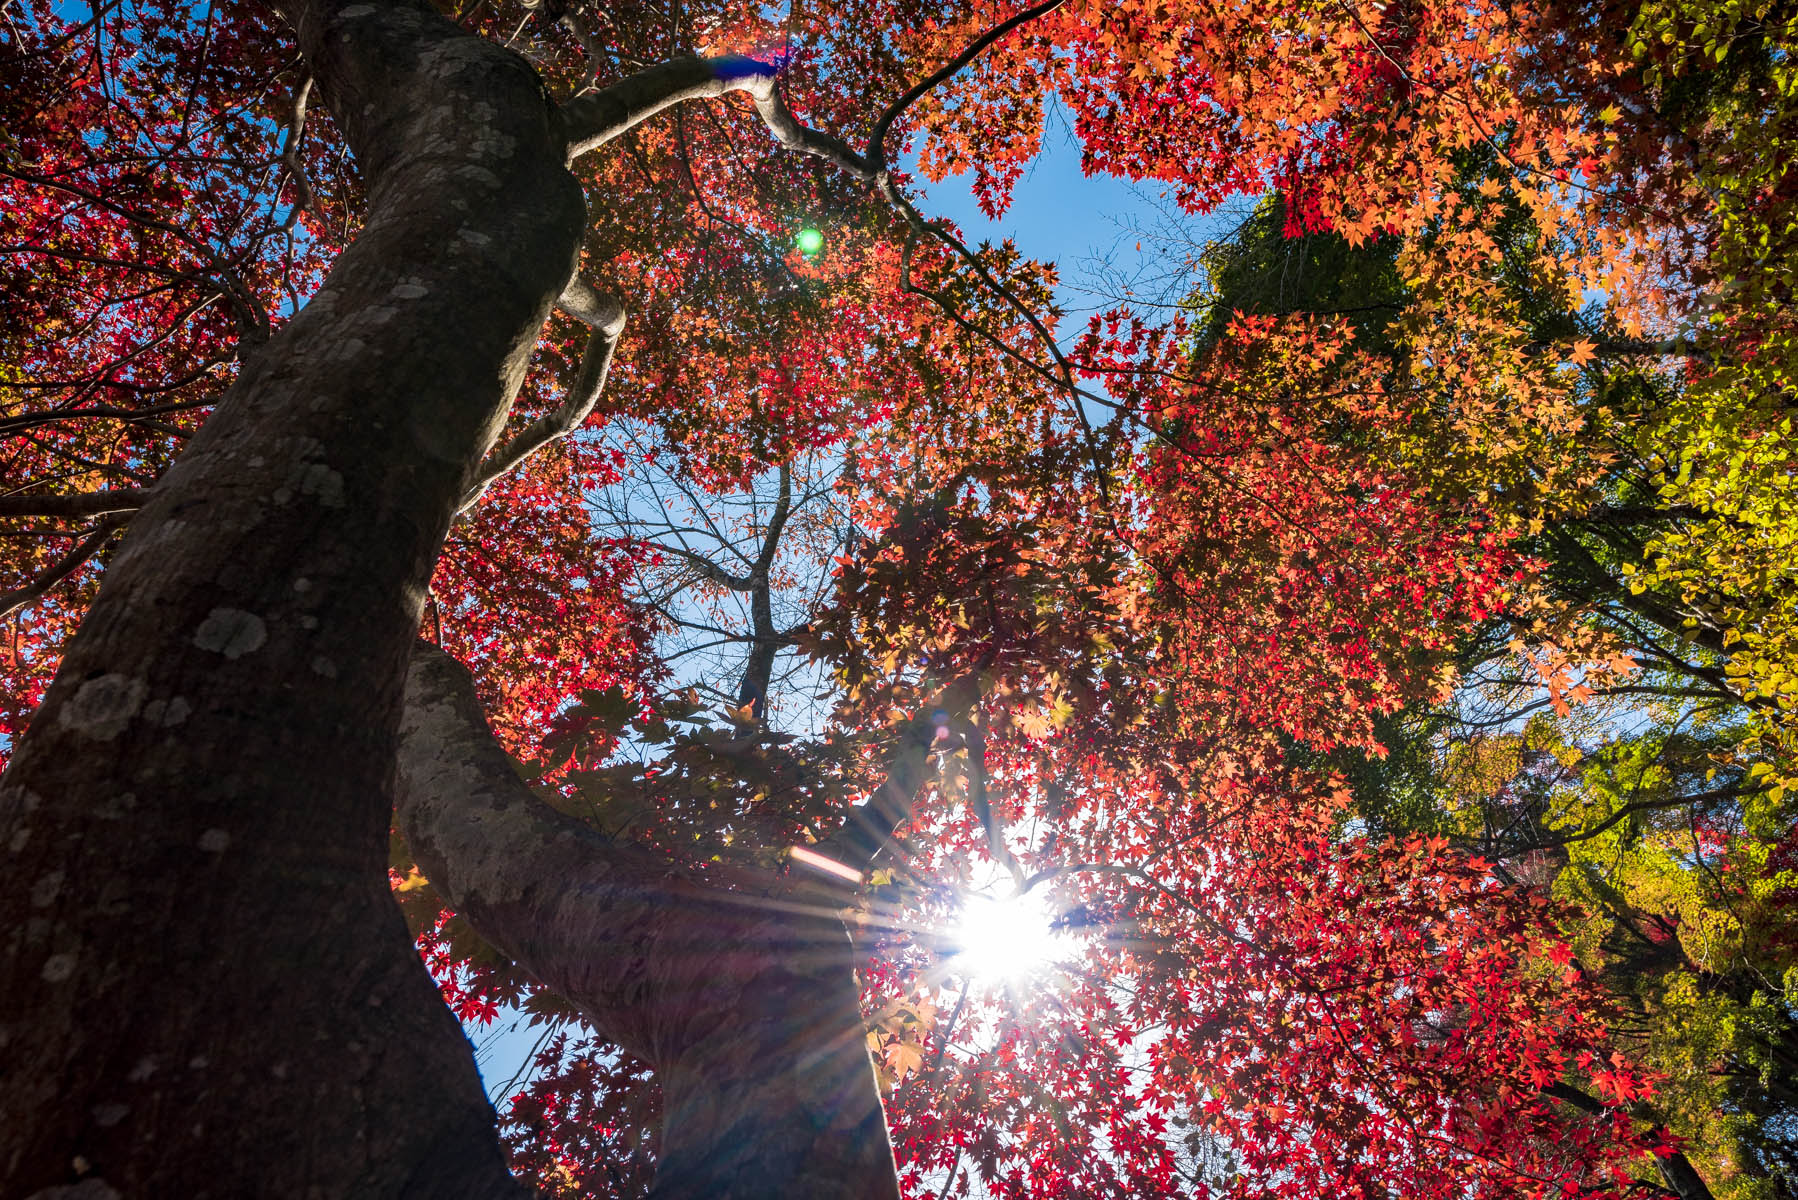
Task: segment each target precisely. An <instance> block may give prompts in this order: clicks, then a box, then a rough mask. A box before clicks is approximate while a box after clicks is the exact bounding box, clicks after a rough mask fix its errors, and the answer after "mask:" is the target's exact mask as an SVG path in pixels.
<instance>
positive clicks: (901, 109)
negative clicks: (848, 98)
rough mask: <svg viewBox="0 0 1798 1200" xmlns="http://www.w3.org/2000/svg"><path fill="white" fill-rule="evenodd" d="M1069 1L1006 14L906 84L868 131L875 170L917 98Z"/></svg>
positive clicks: (1047, 1) (1053, 0)
mask: <svg viewBox="0 0 1798 1200" xmlns="http://www.w3.org/2000/svg"><path fill="white" fill-rule="evenodd" d="M1066 2H1067V0H1043V2H1042V3H1040V4H1037V5H1035V6H1033V7H1031V8H1027V9H1025V10H1024V11H1023V12H1020V13H1018V14H1017V15H1015V16H1012V17H1007V18H1006V19H1005V20H1003V21H1001V22H999V23H998V24H997V25H995V26H993V27H992V28H991V29H989V30H987V31H986V32H985V33H983V34H981V35H980V36H979V37H977V38H975V39H974V40H973V41H972V42H969V43H968V45H967V47H966V48H965V49H964V50H962V52H961V53H960V54H957V55H956V56H955V57H954V58H952V59H950V60H949V61H948V62H946V63H944V64H943V65H942V66H941V67H939V68H937V69H936V70H935V71H933V72H931V73H930V74H929V75H927V76H925V77H924V78H923V79H921V80H919V81H918V82H917V83H914V84H913V85H912V86H911V87H909V88H907V89H906V91H905V94H904V95H902V96H900V97H899V99H897V100H895V101H893V103H892V104H890V105H889V106H888V107H887V110H886V111H885V112H883V113H881V114H880V118H879V120H877V121H875V122H874V131H873V132H872V133H871V134H869V135H868V153H867V161H868V162H869V163H871V164H873V165H874V167H875V169H876V170H885V169H886V138H887V134H888V133H889V132H890V131H891V130H892V128H893V122H894V121H897V120H898V119H899V118H900V117H901V116H903V115H904V114H905V110H906V109H908V108H910V107H911V106H912V105H913V104H915V103H917V102H918V100H920V99H921V98H923V96H924V95H925V94H926V93H928V92H929V91H930V90H931V89H932V88H935V87H937V86H938V85H939V84H942V83H945V82H947V81H948V80H949V79H950V78H951V77H952V76H954V75H955V74H956V72H958V71H960V70H961V69H962V68H963V67H965V66H967V65H968V64H969V63H971V62H973V61H974V60H975V59H976V58H979V57H980V55H981V54H982V53H984V52H985V51H986V49H987V48H988V47H989V46H991V45H992V44H993V43H994V42H997V41H998V40H999V39H1000V38H1002V37H1004V36H1005V35H1006V34H1008V33H1010V32H1012V30H1014V29H1017V28H1018V27H1019V26H1020V25H1024V24H1026V23H1028V22H1030V21H1034V20H1036V18H1038V17H1042V16H1047V15H1048V14H1049V13H1052V12H1054V11H1055V10H1056V9H1058V8H1060V7H1061V6H1062V5H1063V4H1065V3H1066Z"/></svg>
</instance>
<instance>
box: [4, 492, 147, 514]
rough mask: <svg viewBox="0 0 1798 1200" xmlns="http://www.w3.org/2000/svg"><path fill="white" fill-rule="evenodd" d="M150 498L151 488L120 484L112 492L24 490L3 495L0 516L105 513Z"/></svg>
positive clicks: (141, 503)
mask: <svg viewBox="0 0 1798 1200" xmlns="http://www.w3.org/2000/svg"><path fill="white" fill-rule="evenodd" d="M149 499H150V489H148V488H118V489H115V490H113V491H109V492H71V493H69V494H68V495H54V496H53V495H46V494H44V493H42V492H21V493H19V494H18V495H16V496H0V518H5V517H103V516H105V515H107V514H108V513H128V512H135V511H136V510H137V509H140V508H142V507H143V506H144V505H145V504H146V503H147V502H148V501H149Z"/></svg>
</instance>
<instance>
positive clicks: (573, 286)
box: [458, 276, 625, 512]
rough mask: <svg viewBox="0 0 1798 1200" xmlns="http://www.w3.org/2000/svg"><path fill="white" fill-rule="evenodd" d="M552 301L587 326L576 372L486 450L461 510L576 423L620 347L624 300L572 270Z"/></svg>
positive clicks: (602, 388) (588, 410) (577, 425)
mask: <svg viewBox="0 0 1798 1200" xmlns="http://www.w3.org/2000/svg"><path fill="white" fill-rule="evenodd" d="M556 304H557V307H559V308H561V310H562V311H563V312H565V313H567V314H569V315H570V316H572V317H574V318H575V319H576V320H578V321H580V322H581V323H583V324H585V325H586V326H588V328H589V329H590V330H591V332H590V333H589V334H588V335H587V341H586V345H584V346H583V347H582V349H581V365H580V368H579V369H578V370H577V371H576V372H575V377H574V383H573V384H571V385H570V386H569V388H568V395H567V396H566V397H565V398H564V399H563V401H562V403H561V404H560V405H559V406H557V407H556V408H555V409H553V410H551V411H550V412H547V413H545V414H544V415H543V416H541V417H538V418H537V419H536V420H535V421H532V422H531V423H530V424H529V425H527V426H525V427H524V429H523V430H522V431H521V432H520V433H519V434H518V436H517V437H515V438H513V439H512V440H511V441H509V442H507V443H506V444H505V445H504V446H501V447H500V448H499V449H497V450H495V451H493V452H492V453H491V454H489V455H488V456H487V458H486V460H485V461H484V462H482V463H481V466H480V468H479V470H478V471H476V473H475V477H474V479H473V481H472V482H471V483H470V484H469V486H468V491H467V493H466V494H465V495H464V496H463V497H462V506H461V508H460V509H459V510H458V511H460V512H467V511H468V510H469V509H471V508H473V507H474V506H475V504H476V502H477V501H479V500H480V498H481V496H482V495H484V494H485V493H486V491H487V489H488V487H490V486H491V485H492V483H493V481H494V480H496V479H498V478H499V477H500V476H501V475H504V474H505V473H506V472H508V471H510V470H512V468H514V467H516V466H517V465H518V464H519V463H521V462H523V461H524V460H525V459H527V458H529V457H530V456H531V455H533V454H535V453H536V452H537V451H539V450H541V449H542V448H543V447H545V446H547V445H548V444H549V443H551V442H553V441H556V440H557V439H558V438H563V437H567V436H568V435H569V434H571V433H573V432H574V431H575V430H577V429H579V428H580V427H581V425H582V424H583V423H584V422H585V421H586V420H587V417H588V416H589V415H590V414H591V413H592V412H593V406H594V405H595V404H596V403H598V402H599V397H600V393H602V392H603V391H605V387H606V375H607V374H608V373H609V372H610V371H611V369H612V356H613V354H614V353H616V351H617V349H618V339H619V338H620V337H621V336H623V334H624V319H625V313H624V302H623V301H622V300H620V299H618V297H616V296H614V295H612V294H611V293H609V292H602V291H599V290H598V289H597V288H594V287H592V286H591V285H589V284H588V283H586V282H585V281H584V280H582V279H581V278H580V277H579V276H576V277H575V278H574V279H573V280H572V281H571V282H570V283H569V284H568V287H567V288H566V289H564V290H563V292H562V296H561V298H560V299H559V300H557V302H556Z"/></svg>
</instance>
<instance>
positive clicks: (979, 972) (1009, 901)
mask: <svg viewBox="0 0 1798 1200" xmlns="http://www.w3.org/2000/svg"><path fill="white" fill-rule="evenodd" d="M1054 921H1055V918H1054V915H1053V914H1052V913H1051V912H1050V911H1049V909H1048V906H1047V905H1046V904H1045V903H1044V901H1043V897H1042V895H1041V893H1037V894H1030V893H1025V894H1024V895H1022V896H1004V897H993V896H971V897H969V898H968V901H967V904H966V905H965V906H964V907H963V908H962V913H961V924H960V925H959V926H957V927H956V931H955V942H956V945H957V946H958V947H959V948H960V954H959V956H958V957H959V960H960V965H961V967H962V969H963V970H965V971H967V972H968V974H969V975H970V976H972V977H974V978H977V979H985V980H990V981H993V982H1007V981H1012V980H1017V979H1020V978H1022V977H1024V976H1026V975H1028V974H1030V973H1031V972H1032V971H1035V970H1038V969H1040V968H1042V967H1044V966H1046V965H1048V964H1049V963H1051V962H1053V961H1055V960H1056V959H1058V958H1062V957H1065V956H1066V955H1067V954H1068V952H1069V951H1070V949H1071V946H1070V945H1069V939H1068V937H1067V935H1066V934H1065V933H1062V932H1060V931H1058V930H1057V929H1055V927H1054Z"/></svg>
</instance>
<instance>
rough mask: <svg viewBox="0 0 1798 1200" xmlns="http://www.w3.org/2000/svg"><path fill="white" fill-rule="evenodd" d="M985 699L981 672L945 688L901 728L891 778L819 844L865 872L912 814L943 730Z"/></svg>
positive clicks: (890, 764)
mask: <svg viewBox="0 0 1798 1200" xmlns="http://www.w3.org/2000/svg"><path fill="white" fill-rule="evenodd" d="M979 701H980V684H979V679H978V673H977V672H972V671H971V672H969V673H968V674H966V675H963V676H962V677H960V678H959V679H956V680H955V681H954V682H952V683H950V684H949V685H948V686H946V687H944V688H943V689H942V690H941V691H939V692H937V693H936V694H935V695H934V696H932V697H930V699H929V700H927V701H925V702H924V704H923V705H922V706H921V707H920V710H919V712H918V713H917V715H916V716H914V717H912V719H911V720H909V721H907V722H906V723H905V724H904V725H902V726H900V727H899V737H898V742H897V744H896V745H895V746H894V747H893V749H892V750H891V752H889V754H888V755H887V773H886V778H885V779H884V780H882V781H881V784H880V786H879V787H877V788H875V789H874V792H873V794H872V795H870V796H869V797H868V798H867V799H866V800H864V801H863V802H862V803H860V804H858V805H856V806H855V807H854V808H852V809H850V810H849V818H848V820H846V821H845V822H844V823H843V827H842V828H841V829H839V830H837V831H836V832H835V833H833V834H831V835H830V836H829V837H827V838H825V839H824V840H823V841H822V842H820V843H819V844H818V850H819V852H821V853H822V854H824V855H825V856H826V857H828V858H831V859H834V860H835V861H837V862H839V863H842V864H843V865H844V866H847V867H850V868H853V869H854V870H857V871H865V870H867V868H868V867H869V866H870V865H871V864H872V863H873V862H874V860H875V859H876V858H877V857H879V855H880V853H881V851H883V850H885V849H886V848H887V847H888V846H890V845H891V844H892V841H893V834H894V832H895V831H897V830H898V828H899V826H901V825H903V824H904V823H905V822H906V821H907V820H909V819H910V818H911V808H912V801H913V800H914V798H915V797H916V796H917V794H918V789H919V788H921V787H923V786H924V780H925V779H926V778H927V777H928V776H929V773H930V755H931V753H932V751H933V749H934V748H935V746H936V740H937V731H938V730H939V729H943V728H947V726H948V725H949V723H950V722H951V721H952V720H959V719H961V718H962V717H964V716H965V715H966V714H967V713H968V711H969V710H970V709H972V708H973V707H974V705H975V704H977V703H979Z"/></svg>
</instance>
